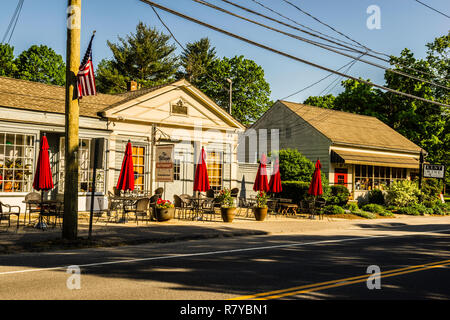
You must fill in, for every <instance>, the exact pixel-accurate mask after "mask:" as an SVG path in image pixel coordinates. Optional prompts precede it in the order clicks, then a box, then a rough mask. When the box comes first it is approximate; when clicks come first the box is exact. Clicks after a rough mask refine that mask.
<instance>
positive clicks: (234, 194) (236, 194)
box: [230, 188, 239, 198]
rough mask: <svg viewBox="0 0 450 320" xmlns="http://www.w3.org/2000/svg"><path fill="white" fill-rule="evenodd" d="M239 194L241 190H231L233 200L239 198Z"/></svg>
mask: <svg viewBox="0 0 450 320" xmlns="http://www.w3.org/2000/svg"><path fill="white" fill-rule="evenodd" d="M238 194H239V188H233V189H231V190H230V196H231V197H233V198H237V196H238Z"/></svg>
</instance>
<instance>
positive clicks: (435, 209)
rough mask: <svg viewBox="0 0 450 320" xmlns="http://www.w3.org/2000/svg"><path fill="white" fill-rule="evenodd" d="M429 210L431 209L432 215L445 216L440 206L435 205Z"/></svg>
mask: <svg viewBox="0 0 450 320" xmlns="http://www.w3.org/2000/svg"><path fill="white" fill-rule="evenodd" d="M431 209H433V214H436V215H440V216H443V215H445V212H444V210H442V208H441V207H440V206H438V205H435V206H434V207H432V208H431Z"/></svg>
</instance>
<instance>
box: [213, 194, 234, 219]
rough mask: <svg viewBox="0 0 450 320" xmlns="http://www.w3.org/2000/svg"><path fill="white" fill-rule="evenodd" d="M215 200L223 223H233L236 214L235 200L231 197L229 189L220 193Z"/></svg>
mask: <svg viewBox="0 0 450 320" xmlns="http://www.w3.org/2000/svg"><path fill="white" fill-rule="evenodd" d="M217 200H218V201H219V202H220V213H221V214H222V220H223V221H224V222H233V219H234V215H235V212H236V204H235V201H234V200H235V199H234V198H233V197H232V196H231V190H230V189H223V190H221V191H220V193H219V195H218V197H217Z"/></svg>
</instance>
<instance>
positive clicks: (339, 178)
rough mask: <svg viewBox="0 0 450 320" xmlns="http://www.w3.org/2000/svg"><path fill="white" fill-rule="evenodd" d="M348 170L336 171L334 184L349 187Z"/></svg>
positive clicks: (337, 169)
mask: <svg viewBox="0 0 450 320" xmlns="http://www.w3.org/2000/svg"><path fill="white" fill-rule="evenodd" d="M347 170H348V169H347V168H336V169H334V184H341V185H344V186H346V185H347V176H348V172H347Z"/></svg>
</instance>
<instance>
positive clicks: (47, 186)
mask: <svg viewBox="0 0 450 320" xmlns="http://www.w3.org/2000/svg"><path fill="white" fill-rule="evenodd" d="M48 149H49V146H48V141H47V137H46V136H45V134H44V135H43V136H42V139H41V148H40V150H39V158H38V162H37V166H36V173H35V174H34V180H33V188H34V189H35V190H37V191H41V214H40V216H39V223H38V224H37V225H36V226H35V228H42V229H44V228H46V227H47V226H46V225H45V223H43V222H42V213H43V212H42V211H43V206H42V202H43V200H44V191H48V190H51V189H53V187H54V185H53V178H52V171H51V169H50V158H49V155H48Z"/></svg>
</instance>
